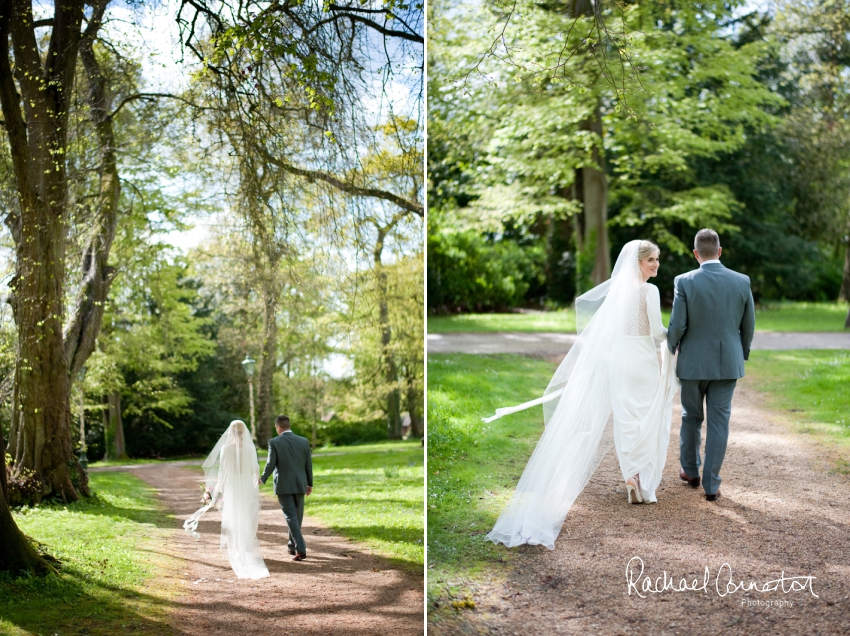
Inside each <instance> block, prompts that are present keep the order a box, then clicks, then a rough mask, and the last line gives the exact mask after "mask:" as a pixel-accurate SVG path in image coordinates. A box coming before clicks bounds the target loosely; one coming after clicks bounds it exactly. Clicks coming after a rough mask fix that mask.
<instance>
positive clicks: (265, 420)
mask: <svg viewBox="0 0 850 636" xmlns="http://www.w3.org/2000/svg"><path fill="white" fill-rule="evenodd" d="M276 270H277V262H275V264H274V270H273V271H276ZM279 295H280V288H279V286H278V285H277V279H276V277H270V276H265V277H264V280H263V346H262V351H261V352H260V373H259V376H258V377H257V411H258V416H259V424H258V425H257V443H258V444H259V446H260V448H264V447H265V446H266V445H268V442H269V439H270V438H271V437H272V426H273V425H274V418H275V413H274V372H275V370H276V369H277V303H278V297H279Z"/></svg>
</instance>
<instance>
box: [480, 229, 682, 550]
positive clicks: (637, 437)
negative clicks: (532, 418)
mask: <svg viewBox="0 0 850 636" xmlns="http://www.w3.org/2000/svg"><path fill="white" fill-rule="evenodd" d="M639 245H640V241H631V242H630V243H628V244H626V245H625V246H624V247H623V249H622V251H621V252H620V256H619V258H618V259H617V263H616V265H615V266H614V272H613V274H612V275H611V279H610V280H608V281H606V282H605V283H603V284H601V285H598V286H597V287H594V288H593V289H591V290H590V291H589V292H587V293H586V294H583V295H582V296H579V297H578V298H577V299H576V318H577V325H578V329H579V332H580V335H579V338H578V340H577V341H576V343H575V344H574V345H573V347H572V348H571V349H570V352H569V353H568V354H567V356H566V357H565V358H564V361H563V362H562V363H561V365H560V366H559V367H558V370H557V371H556V372H555V375H554V377H553V378H552V380H551V382H550V383H549V386H548V388H547V389H546V391H545V393H544V396H543V397H542V398H539V399H537V400H533V401H531V402H526V403H525V404H521V405H519V406H514V407H509V408H500V409H497V410H496V415H495V416H494V417H491V418H487V419H486V420H485V421H492V420H494V419H496V418H498V417H502V416H504V415H507V414H509V413H513V412H516V411H520V410H524V409H527V408H529V407H531V406H535V405H537V404H542V405H543V414H544V420H545V422H546V428H545V430H544V431H543V435H542V437H541V438H540V441H539V442H538V443H537V447H536V448H535V449H534V453H533V454H532V456H531V459H529V461H528V464H527V465H526V467H525V471H524V472H523V474H522V477H521V478H520V480H519V484H518V485H517V488H516V491H515V492H514V495H513V497H512V498H511V501H510V503H509V504H508V505H507V507H506V508H505V509H504V511H503V512H502V514H501V516H500V517H499V519H498V521H497V522H496V525H495V526H494V528H493V530H492V531H491V532H490V533H489V534H488V535H487V538H488V539H490V540H491V541H493V542H494V543H504V544H505V545H506V546H508V547H513V546H516V545H520V544H523V543H529V544H539V545H544V546H546V547H547V548H549V549H550V550H552V549H554V548H555V539H556V538H557V536H558V534H559V533H560V531H561V526H562V525H563V523H564V519H565V518H566V516H567V513H568V512H569V509H570V507H571V506H572V505H573V502H574V501H575V500H576V498H577V497H578V496H579V494H580V493H581V491H582V490H583V489H584V487H585V486H586V485H587V482H588V481H590V477H591V476H592V475H593V472H594V471H595V470H596V467H597V466H598V465H599V462H600V461H601V460H602V457H603V456H604V455H605V453H606V452H607V451H608V450H610V447H611V444H612V443H613V445H614V446H615V447H616V449H617V457H618V459H619V461H620V469H621V471H622V473H623V479H624V480H626V479H628V478H629V477H631V476H633V475H639V477H640V486H641V491H642V495H643V498H644V500H645V501H648V502H654V501H656V497H655V490H656V488H657V487H658V484H659V483H660V481H661V474H662V471H663V469H664V463H665V461H666V457H667V444H668V442H669V438H670V422H671V419H672V413H673V397H674V396H675V394H676V391H677V390H678V388H679V382H678V379H677V378H676V365H675V359H674V358H673V356H671V355H670V351H669V350H668V349H667V347H666V346H663V347H662V348H661V369H660V370H659V366H658V356H657V353H656V348H655V339H663V338H664V337H665V335H666V330H665V329H664V327H663V326H662V324H661V307H660V297H659V294H658V289H657V288H656V287H655V286H654V285H651V284H649V283H645V282H643V280H642V278H641V274H640V268H639V264H638V259H637V253H638V248H639ZM612 429H613V435H611V431H612Z"/></svg>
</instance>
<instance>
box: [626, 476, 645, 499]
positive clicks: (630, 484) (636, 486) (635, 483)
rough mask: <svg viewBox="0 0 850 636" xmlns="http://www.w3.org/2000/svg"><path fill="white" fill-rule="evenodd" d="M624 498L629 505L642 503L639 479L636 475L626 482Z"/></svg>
mask: <svg viewBox="0 0 850 636" xmlns="http://www.w3.org/2000/svg"><path fill="white" fill-rule="evenodd" d="M626 496H627V497H628V498H629V503H631V504H638V503H643V495H641V494H640V478H639V477H638V476H637V475H635V476H634V477H629V478H628V479H627V480H626Z"/></svg>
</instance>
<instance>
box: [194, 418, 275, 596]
mask: <svg viewBox="0 0 850 636" xmlns="http://www.w3.org/2000/svg"><path fill="white" fill-rule="evenodd" d="M204 472H205V474H206V487H207V489H208V490H209V491H210V494H211V495H212V499H211V501H210V503H209V504H207V505H206V506H204V507H203V508H201V509H199V510H198V511H197V512H195V514H193V515H192V516H191V517H190V518H189V519H187V520H186V521H185V522H184V523H183V527H184V528H185V529H186V530H188V531H190V532H193V533H194V532H195V530H196V529H197V527H198V520H199V519H200V518H201V517H202V516H203V515H204V513H205V512H207V510H209V509H210V508H211V507H213V506H216V507H218V508H220V509H221V541H220V547H221V549H222V550H223V549H225V548H226V549H227V558H228V560H229V561H230V567H231V568H233V572H234V573H235V574H236V576H237V577H238V578H240V579H261V578H264V577H267V576H269V571H268V569H267V568H266V564H265V561H263V556H262V554H261V552H260V544H259V541H258V540H257V530H258V528H259V521H260V489H259V486H258V485H257V479H258V478H259V475H260V466H259V462H258V461H257V449H256V448H254V442H253V440H252V439H251V434H250V433H249V432H248V428H247V427H246V426H245V423H244V422H243V421H242V420H234V421H233V422H231V424H230V426H229V427H228V429H227V431H225V433H224V435H222V436H221V438H220V439H219V441H218V443H217V444H216V445H215V447H214V448H213V450H212V452H211V453H210V454H209V456H208V457H207V459H206V461H204ZM212 484H215V485H214V486H212Z"/></svg>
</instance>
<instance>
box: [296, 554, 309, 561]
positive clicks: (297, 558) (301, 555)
mask: <svg viewBox="0 0 850 636" xmlns="http://www.w3.org/2000/svg"><path fill="white" fill-rule="evenodd" d="M306 558H307V555H306V554H296V555H295V556H294V557H292V560H293V561H303V560H304V559H306Z"/></svg>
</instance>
